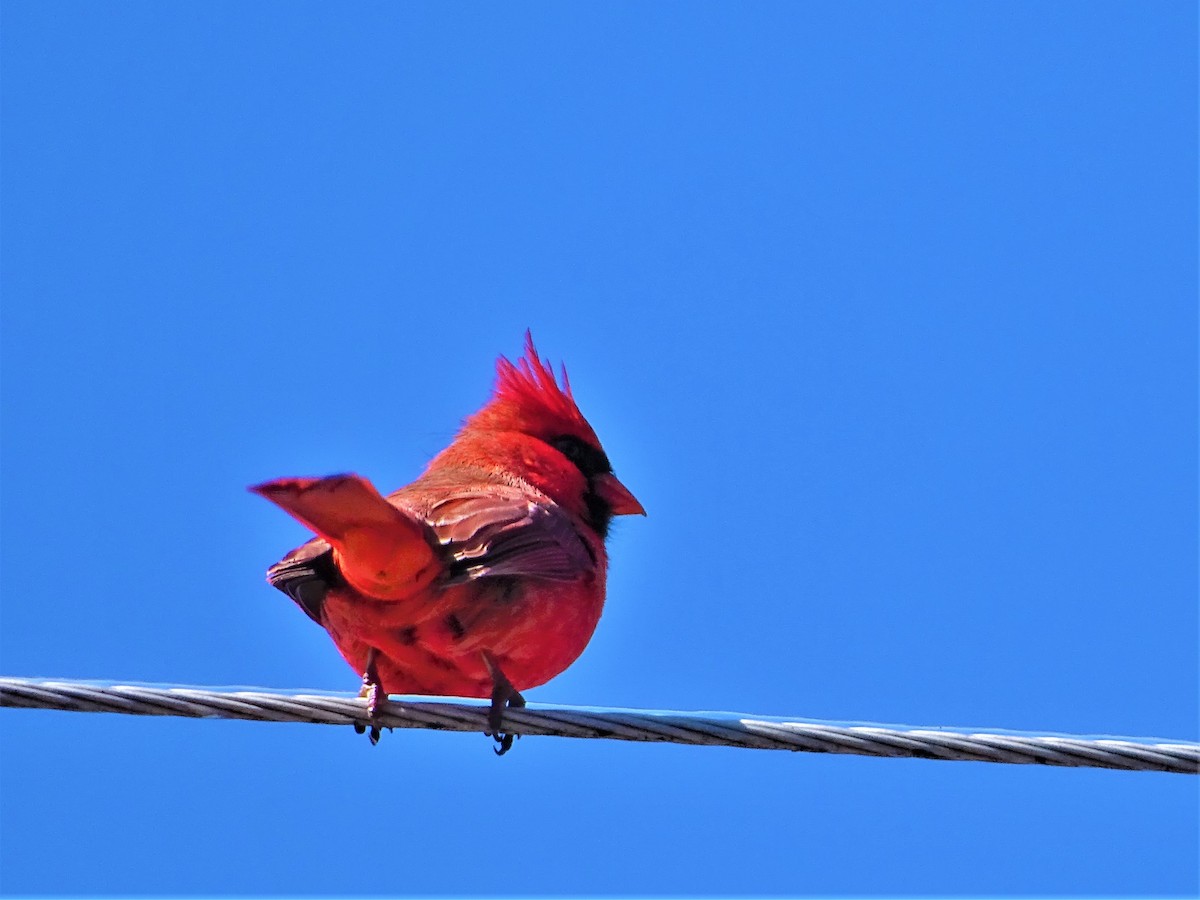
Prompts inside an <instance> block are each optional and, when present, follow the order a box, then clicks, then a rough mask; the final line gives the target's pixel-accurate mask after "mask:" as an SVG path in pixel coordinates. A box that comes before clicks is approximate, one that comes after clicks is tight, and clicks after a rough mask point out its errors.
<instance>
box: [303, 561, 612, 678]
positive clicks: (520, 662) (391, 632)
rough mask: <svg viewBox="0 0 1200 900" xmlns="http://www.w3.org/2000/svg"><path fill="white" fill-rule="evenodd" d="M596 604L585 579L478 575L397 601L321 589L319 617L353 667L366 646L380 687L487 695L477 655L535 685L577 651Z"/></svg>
mask: <svg viewBox="0 0 1200 900" xmlns="http://www.w3.org/2000/svg"><path fill="white" fill-rule="evenodd" d="M603 606H604V585H603V582H602V581H600V580H598V579H595V578H589V579H586V580H580V581H575V582H555V581H534V580H532V579H528V578H521V579H518V578H486V579H480V580H478V581H474V582H469V583H467V584H462V585H457V586H454V587H450V588H446V589H444V590H441V591H427V592H425V594H424V596H422V597H419V598H412V599H407V600H374V599H371V598H369V597H365V596H364V595H362V594H360V593H358V592H356V591H354V590H353V589H352V588H349V587H342V588H338V589H335V590H331V591H330V592H329V594H328V595H327V596H326V598H325V603H324V608H323V614H322V624H323V625H324V626H325V628H326V630H327V631H328V632H329V635H330V637H331V638H333V641H334V643H335V644H336V645H337V648H338V650H339V651H340V652H341V654H342V656H343V658H345V660H346V662H348V663H349V664H350V665H351V666H352V667H353V668H354V670H355V671H356V672H358V673H360V674H362V673H363V672H364V671H365V670H366V667H367V660H368V655H369V653H370V651H371V650H372V649H374V650H375V651H376V656H375V666H376V672H377V674H378V676H379V680H380V681H381V683H382V685H383V688H384V690H385V691H386V692H387V693H395V694H430V695H448V696H461V697H489V696H491V693H492V678H491V675H490V674H489V672H488V668H487V664H486V663H485V661H484V660H485V656H487V657H490V658H491V659H492V660H493V661H494V662H495V663H496V664H497V665H498V666H499V668H500V670H501V671H502V672H503V673H504V675H505V676H506V677H507V678H508V680H509V681H510V682H512V684H513V686H514V687H515V688H516V689H517V690H522V691H523V690H525V689H527V688H531V687H536V686H537V685H540V684H544V683H545V682H547V681H549V680H550V679H551V678H553V677H554V676H555V675H558V674H559V673H560V672H562V671H563V670H564V669H566V668H567V666H569V665H570V664H571V663H572V662H574V661H575V660H576V659H577V658H578V657H579V655H580V654H581V653H582V652H583V650H584V648H585V647H586V646H587V644H588V641H589V640H590V639H591V637H592V633H593V632H594V631H595V629H596V624H597V623H598V622H599V620H600V613H601V611H602V609H603Z"/></svg>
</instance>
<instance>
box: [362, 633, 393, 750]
mask: <svg viewBox="0 0 1200 900" xmlns="http://www.w3.org/2000/svg"><path fill="white" fill-rule="evenodd" d="M375 653H376V651H375V649H374V648H372V649H371V650H370V652H368V653H367V671H366V672H365V673H364V674H363V683H362V690H360V691H359V692H358V696H359V697H365V698H366V700H367V723H366V724H365V725H364V724H363V723H361V722H355V723H354V731H355V733H356V734H362V733H363V732H365V731H367V730H368V728H369V729H370V733H369V734H368V735H367V740H369V741H370V742H371V746H372V747H374V746H375V745H376V744H378V743H379V738H380V737H381V736H382V734H383V729H381V728H380V727H379V726H378V725H376V724H375V719H376V717H377V716H378V715H379V713H380V710H382V709H383V707H384V706H385V705H386V704H387V691H385V690H384V689H383V685H382V684H381V683H380V681H379V673H378V671H376V669H375ZM389 730H390V729H389Z"/></svg>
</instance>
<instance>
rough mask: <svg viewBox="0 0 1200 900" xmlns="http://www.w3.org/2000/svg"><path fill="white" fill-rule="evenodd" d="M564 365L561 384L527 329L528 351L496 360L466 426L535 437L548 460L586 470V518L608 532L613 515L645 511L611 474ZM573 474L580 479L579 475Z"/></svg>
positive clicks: (575, 470)
mask: <svg viewBox="0 0 1200 900" xmlns="http://www.w3.org/2000/svg"><path fill="white" fill-rule="evenodd" d="M560 371H561V373H562V384H561V385H560V384H559V381H558V380H557V379H556V378H555V377H554V370H553V368H552V367H551V366H550V364H549V362H548V361H545V360H543V359H542V358H541V357H539V356H538V353H537V349H536V348H535V347H534V345H533V337H532V335H531V334H530V333H529V332H528V331H526V332H525V354H524V355H523V356H522V357H521V358H519V359H518V360H517V361H516V362H515V363H514V362H511V361H510V360H508V359H507V358H505V357H503V356H502V357H500V358H499V359H498V360H497V361H496V387H495V389H494V391H493V392H492V397H491V399H490V400H489V401H488V402H487V404H485V405H484V407H483V408H482V409H481V410H479V412H477V413H475V415H473V416H471V417H470V418H469V419H468V420H467V422H466V424H465V426H464V431H474V432H477V433H478V432H507V433H510V434H511V433H519V434H521V435H524V436H526V437H528V438H533V439H534V440H535V441H536V442H537V443H538V444H540V445H542V446H540V447H537V448H536V449H537V455H539V456H542V457H544V458H545V461H546V462H548V463H550V462H552V463H557V464H558V465H559V467H560V469H561V470H562V471H564V472H568V473H570V474H571V475H572V476H575V473H578V476H582V482H583V494H582V501H583V504H584V506H585V507H586V510H587V514H588V519H589V521H590V522H591V524H592V526H593V527H594V528H595V529H596V531H597V532H598V533H599V534H600V535H601V536H604V535H606V534H607V532H608V525H609V521H610V520H611V518H612V517H613V516H622V515H643V516H644V515H645V514H646V511H645V509H643V508H642V504H641V503H639V502H638V501H637V498H635V497H634V496H633V494H632V493H630V491H629V489H628V488H626V487H625V485H623V484H621V482H620V481H618V480H617V477H616V476H615V475H614V474H613V469H612V464H611V463H610V462H609V460H608V455H607V454H606V453H605V452H604V448H603V447H602V446H601V445H600V439H599V438H598V437H596V432H595V431H594V430H593V429H592V426H591V425H590V424H589V423H588V420H587V419H585V418H584V416H583V413H581V412H580V411H579V407H578V406H577V405H576V403H575V398H574V397H573V396H572V394H571V383H570V381H569V380H568V378H567V370H566V367H565V366H563V367H561V369H560ZM571 480H572V481H574V482H576V483H578V478H576V477H572V478H571ZM551 495H552V496H553V491H551ZM555 499H556V500H560V499H561V498H559V497H555Z"/></svg>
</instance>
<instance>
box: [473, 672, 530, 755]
mask: <svg viewBox="0 0 1200 900" xmlns="http://www.w3.org/2000/svg"><path fill="white" fill-rule="evenodd" d="M483 664H484V665H485V666H487V670H488V674H489V675H491V676H492V708H491V709H490V710H488V730H487V731H486V732H485V734H487V735H488V737H491V738H494V739H495V741H496V747H495V750H496V755H497V756H503V755H504V754H505V753H507V752H508V751H509V750H511V749H512V745H513V738H519V737H520V735H519V734H509V733H507V732H505V731H504V730H503V729H504V710H505V709H506V708H508V707H512V708H513V709H521V708H522V707H523V706H525V698H524V697H522V696H521V695H520V693H518V691H517V689H516V688H515V687H513V685H512V682H511V681H509V680H508V678H507V677H506V676H505V674H504V673H503V672H501V671H500V666H498V665H497V664H496V660H494V659H492V655H491V654H490V653H486V652H485V653H484V654H483Z"/></svg>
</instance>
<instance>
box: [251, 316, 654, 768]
mask: <svg viewBox="0 0 1200 900" xmlns="http://www.w3.org/2000/svg"><path fill="white" fill-rule="evenodd" d="M496 376H497V377H496V387H495V391H494V392H493V395H492V397H491V399H490V400H489V401H488V402H487V404H486V405H485V406H484V407H483V408H482V409H481V410H479V412H477V413H475V415H473V416H471V417H470V418H469V419H467V420H466V422H465V423H464V425H463V427H462V429H461V430H460V431H459V433H458V435H457V436H456V437H455V438H454V441H453V442H452V443H451V444H450V446H449V447H447V448H446V449H445V450H443V451H442V452H441V453H439V454H438V455H437V456H436V457H434V459H433V461H432V462H431V463H430V464H429V466H428V468H426V470H425V472H424V474H422V475H421V477H420V478H418V479H417V480H416V481H414V482H413V483H412V484H410V485H408V486H407V487H403V488H401V489H400V490H398V491H396V492H395V493H394V494H391V495H389V496H388V497H386V498H385V497H383V496H381V495H380V493H379V492H378V491H377V490H376V489H375V488H374V486H372V484H371V483H370V482H369V481H367V480H366V479H365V478H361V477H359V476H358V475H333V476H330V477H329V478H281V479H277V480H275V481H268V482H266V483H264V484H260V485H256V486H255V487H252V488H250V490H252V491H253V492H254V493H256V494H260V495H261V496H263V497H266V498H267V499H268V500H270V501H272V502H274V503H276V504H278V505H279V506H280V507H282V508H283V509H284V510H285V511H286V512H288V513H290V514H291V515H292V516H294V517H295V518H296V519H297V520H299V521H300V522H301V523H302V524H303V525H305V526H306V527H308V528H311V529H312V530H313V531H315V532H316V533H317V537H315V538H313V539H312V540H310V541H309V542H308V543H306V544H304V545H302V546H300V547H298V548H297V549H295V550H293V551H292V552H291V553H289V554H288V555H287V556H285V557H284V558H283V560H282V561H280V562H278V563H276V564H275V565H273V566H271V568H270V569H268V570H267V580H268V581H269V582H270V583H271V584H272V585H273V586H275V587H277V588H278V589H279V590H281V591H283V592H284V593H286V594H287V595H288V596H289V597H291V598H292V599H293V600H294V601H296V603H297V604H298V605H299V606H300V608H301V609H303V610H304V611H305V612H306V613H307V614H308V615H309V617H310V618H312V619H313V620H314V621H315V622H317V623H318V624H320V625H322V626H323V627H324V628H325V630H326V631H328V632H329V635H330V637H332V638H333V642H334V643H335V644H336V645H337V648H338V650H339V651H341V654H342V656H343V657H345V659H346V662H348V663H349V664H350V665H351V666H352V667H354V669H355V671H358V672H362V673H363V693H364V696H366V697H367V711H368V717H369V718H374V716H375V715H376V714H377V713H378V711H379V708H380V706H381V704H382V703H383V701H384V700H385V699H386V696H387V694H389V693H404V694H451V695H457V696H464V697H490V698H491V701H492V706H491V712H490V714H489V719H488V725H489V728H490V731H489V734H491V735H494V736H495V738H496V741H497V742H498V744H499V748H498V750H497V752H498V753H504V752H505V751H507V750H508V749H509V748H510V747H511V746H512V737H513V736H512V735H511V734H503V733H502V730H503V729H502V722H503V714H504V709H505V707H506V706H524V705H525V701H524V699H523V698H522V697H521V694H520V693H519V692H520V691H523V690H525V689H526V688H531V687H536V686H537V685H539V684H544V683H545V682H547V681H549V680H550V679H551V678H553V677H554V676H555V675H557V674H558V673H559V672H561V671H563V670H564V669H566V668H567V666H569V665H570V664H571V663H572V662H574V661H575V659H576V658H577V657H578V656H579V654H580V653H582V652H583V648H584V647H585V646H587V643H588V641H589V640H590V639H591V636H592V632H593V631H595V628H596V623H597V622H598V621H599V620H600V612H601V610H602V609H603V607H604V582H605V574H606V571H607V568H608V557H607V556H606V554H605V552H604V540H605V538H606V537H607V535H608V529H609V523H610V521H611V519H612V517H613V516H621V515H630V514H635V513H636V514H640V515H645V510H644V509H642V505H641V504H640V503H638V501H637V500H636V499H635V498H634V496H633V494H631V493H630V492H629V491H628V490H627V489H626V488H625V486H624V485H623V484H621V482H619V481H618V480H617V478H616V476H615V475H613V471H612V465H611V464H610V463H609V461H608V457H607V456H606V455H605V453H604V450H603V449H602V448H601V446H600V441H599V439H598V438H597V437H596V433H595V432H594V431H593V430H592V427H591V425H589V424H588V422H587V419H585V418H584V417H583V414H582V413H580V411H579V407H577V406H576V405H575V400H574V398H573V397H572V396H571V387H570V384H569V383H568V381H567V372H566V369H565V368H563V370H562V385H561V387H560V386H559V384H558V382H557V381H556V380H555V378H554V372H553V370H552V369H551V368H550V367H549V365H548V364H547V363H545V362H543V361H542V360H541V359H540V358H539V357H538V355H537V351H536V350H535V349H534V346H533V339H532V337H531V336H530V335H529V333H528V332H527V333H526V335H525V356H524V357H523V358H522V359H520V360H518V361H517V363H516V364H513V363H512V362H510V361H509V360H507V359H505V358H504V357H500V359H499V360H497V362H496ZM360 730H362V729H361V728H360ZM378 739H379V728H378V727H377V726H374V725H372V727H371V742H372V743H375V742H376V741H377V740H378Z"/></svg>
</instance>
